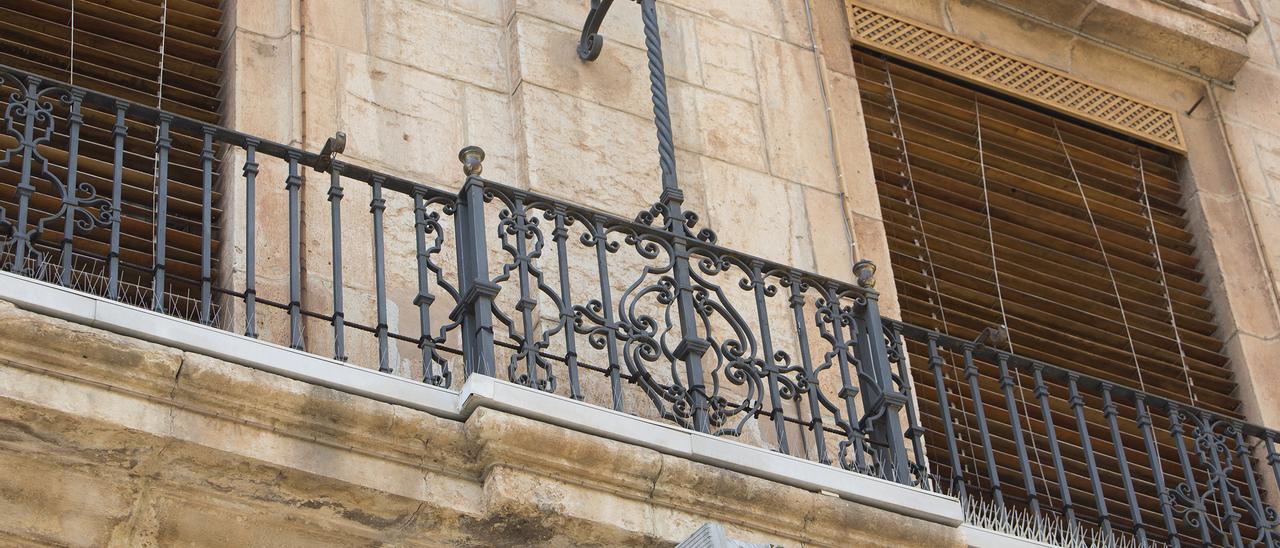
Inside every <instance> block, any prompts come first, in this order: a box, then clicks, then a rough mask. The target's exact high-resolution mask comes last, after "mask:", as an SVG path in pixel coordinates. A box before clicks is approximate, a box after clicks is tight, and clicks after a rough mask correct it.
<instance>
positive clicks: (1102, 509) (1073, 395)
mask: <svg viewBox="0 0 1280 548" xmlns="http://www.w3.org/2000/svg"><path fill="white" fill-rule="evenodd" d="M1067 389H1068V390H1069V391H1070V395H1069V399H1068V401H1069V402H1070V404H1071V409H1072V410H1074V411H1075V415H1076V430H1078V431H1079V432H1080V447H1081V449H1083V451H1084V461H1085V465H1086V466H1087V467H1088V468H1089V484H1090V486H1091V487H1092V488H1093V501H1094V503H1095V504H1096V505H1097V508H1098V523H1100V524H1101V525H1102V532H1103V534H1105V535H1107V536H1111V535H1112V532H1111V514H1110V513H1109V512H1108V511H1107V498H1106V495H1105V494H1103V492H1102V480H1101V479H1099V478H1098V464H1097V462H1096V461H1095V460H1094V458H1093V442H1092V441H1091V440H1092V438H1090V437H1089V423H1088V422H1086V421H1085V418H1084V398H1083V397H1082V396H1080V376H1079V375H1076V374H1075V373H1068V374H1067Z"/></svg>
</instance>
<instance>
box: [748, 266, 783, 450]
mask: <svg viewBox="0 0 1280 548" xmlns="http://www.w3.org/2000/svg"><path fill="white" fill-rule="evenodd" d="M750 268H751V271H750V275H751V289H752V293H753V294H754V296H755V301H756V318H757V320H758V321H759V322H760V345H761V349H762V350H763V351H764V372H765V375H766V379H767V382H768V389H769V405H770V406H771V408H770V409H769V420H770V421H771V422H773V429H774V434H775V435H777V436H778V451H780V452H782V453H790V452H791V451H790V450H789V448H788V447H787V422H786V420H785V414H784V410H783V408H782V395H781V392H780V391H779V389H778V375H779V374H780V373H781V371H780V370H779V369H778V365H777V363H775V362H774V358H773V338H772V337H771V336H770V332H771V330H770V329H769V312H768V310H767V309H766V304H765V292H766V289H765V285H766V284H765V279H764V274H763V273H762V271H761V270H762V269H763V268H764V262H763V261H760V260H758V259H757V260H753V261H751V265H750ZM775 291H776V289H775Z"/></svg>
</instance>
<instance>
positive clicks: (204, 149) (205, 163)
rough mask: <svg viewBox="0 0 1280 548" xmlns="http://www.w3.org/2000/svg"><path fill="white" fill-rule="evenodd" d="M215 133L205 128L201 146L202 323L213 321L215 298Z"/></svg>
mask: <svg viewBox="0 0 1280 548" xmlns="http://www.w3.org/2000/svg"><path fill="white" fill-rule="evenodd" d="M213 133H214V128H212V127H206V128H205V129H204V142H203V144H202V146H201V147H200V160H201V162H200V163H201V165H200V323H202V324H205V325H209V323H210V322H211V321H212V318H211V311H210V309H211V308H212V299H213V270H212V261H213V259H212V257H213V247H212V246H213V244H212V242H213Z"/></svg>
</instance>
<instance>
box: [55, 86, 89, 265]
mask: <svg viewBox="0 0 1280 548" xmlns="http://www.w3.org/2000/svg"><path fill="white" fill-rule="evenodd" d="M83 102H84V90H81V89H73V90H71V110H70V112H69V113H68V115H67V122H68V126H67V131H68V136H69V139H70V141H69V143H68V145H67V180H66V193H65V194H64V195H63V196H62V203H63V206H64V207H65V208H66V212H67V216H66V218H64V219H63V220H62V272H60V273H59V276H58V282H59V283H60V284H62V285H63V286H70V285H71V272H72V269H73V268H75V265H74V261H73V255H74V253H75V250H74V248H73V247H72V246H73V242H74V240H75V233H76V222H75V220H76V210H77V209H78V206H79V203H80V201H79V199H78V198H77V197H76V190H77V189H76V176H77V175H78V174H79V169H78V164H77V162H78V161H79V159H80V127H81V126H82V125H83V124H84V114H83V113H82V112H81V111H80V107H81V105H82V104H83Z"/></svg>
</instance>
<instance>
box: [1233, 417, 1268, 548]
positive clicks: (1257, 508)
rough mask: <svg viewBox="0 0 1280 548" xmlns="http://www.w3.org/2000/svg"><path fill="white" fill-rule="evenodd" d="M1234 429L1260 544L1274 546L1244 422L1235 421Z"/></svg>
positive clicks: (1238, 455)
mask: <svg viewBox="0 0 1280 548" xmlns="http://www.w3.org/2000/svg"><path fill="white" fill-rule="evenodd" d="M1231 427H1232V429H1234V430H1235V434H1236V436H1235V437H1236V439H1235V442H1236V457H1237V458H1239V459H1240V465H1241V467H1243V468H1244V470H1243V471H1244V480H1245V485H1247V486H1248V487H1249V498H1248V499H1247V500H1246V501H1245V503H1246V504H1247V505H1248V509H1249V512H1250V513H1251V514H1252V515H1253V516H1254V524H1255V525H1256V526H1257V527H1258V529H1259V530H1258V540H1259V541H1260V542H1259V543H1258V544H1259V545H1260V546H1274V545H1275V542H1274V541H1275V534H1274V532H1273V531H1272V530H1271V527H1269V526H1267V525H1264V523H1265V522H1266V521H1267V519H1266V517H1267V508H1266V501H1265V500H1264V499H1263V497H1262V493H1261V490H1259V489H1258V478H1257V477H1256V476H1255V475H1254V471H1253V451H1251V450H1250V449H1251V448H1250V446H1249V444H1248V443H1247V442H1246V441H1245V439H1244V424H1243V423H1240V422H1238V421H1237V422H1233V423H1232V424H1231Z"/></svg>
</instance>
